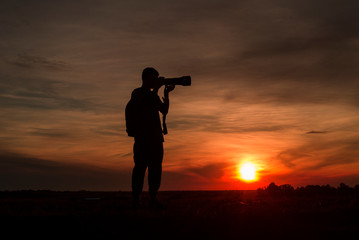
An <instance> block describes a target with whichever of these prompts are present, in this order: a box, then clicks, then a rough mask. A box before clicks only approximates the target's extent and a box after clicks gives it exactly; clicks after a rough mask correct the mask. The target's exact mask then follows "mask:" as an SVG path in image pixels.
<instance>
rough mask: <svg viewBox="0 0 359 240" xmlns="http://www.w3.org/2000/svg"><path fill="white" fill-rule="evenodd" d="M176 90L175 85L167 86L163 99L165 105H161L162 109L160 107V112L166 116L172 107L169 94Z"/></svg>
mask: <svg viewBox="0 0 359 240" xmlns="http://www.w3.org/2000/svg"><path fill="white" fill-rule="evenodd" d="M174 88H175V85H166V86H165V90H164V97H163V98H162V99H163V103H162V104H161V107H160V112H161V113H162V114H164V115H166V114H167V113H168V108H169V106H170V99H169V92H171V91H173V89H174Z"/></svg>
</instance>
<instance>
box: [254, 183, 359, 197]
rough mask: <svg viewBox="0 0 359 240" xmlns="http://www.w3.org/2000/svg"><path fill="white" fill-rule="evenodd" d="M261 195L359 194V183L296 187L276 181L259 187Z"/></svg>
mask: <svg viewBox="0 0 359 240" xmlns="http://www.w3.org/2000/svg"><path fill="white" fill-rule="evenodd" d="M257 193H258V194H259V195H260V196H265V195H269V196H313V195H356V194H358V195H359V185H358V184H357V185H355V187H350V186H348V185H346V184H345V183H340V184H339V186H338V187H336V188H335V187H332V186H330V185H329V184H327V185H307V186H305V187H297V188H294V187H293V186H292V185H290V184H283V185H279V186H278V185H276V184H275V183H274V182H272V183H270V184H269V185H268V186H266V187H263V188H258V189H257Z"/></svg>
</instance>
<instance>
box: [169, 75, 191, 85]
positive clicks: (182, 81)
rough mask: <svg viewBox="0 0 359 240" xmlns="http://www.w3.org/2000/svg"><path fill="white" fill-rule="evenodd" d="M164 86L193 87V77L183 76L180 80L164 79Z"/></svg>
mask: <svg viewBox="0 0 359 240" xmlns="http://www.w3.org/2000/svg"><path fill="white" fill-rule="evenodd" d="M163 85H182V86H191V76H183V77H178V78H163Z"/></svg>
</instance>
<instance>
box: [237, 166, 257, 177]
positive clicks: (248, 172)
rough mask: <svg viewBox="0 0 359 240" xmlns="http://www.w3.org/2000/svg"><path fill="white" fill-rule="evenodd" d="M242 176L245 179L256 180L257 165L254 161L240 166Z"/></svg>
mask: <svg viewBox="0 0 359 240" xmlns="http://www.w3.org/2000/svg"><path fill="white" fill-rule="evenodd" d="M239 174H240V178H241V179H243V180H245V181H254V180H256V167H255V165H254V164H253V163H244V164H243V165H241V166H240V168H239Z"/></svg>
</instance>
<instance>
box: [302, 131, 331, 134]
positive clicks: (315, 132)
mask: <svg viewBox="0 0 359 240" xmlns="http://www.w3.org/2000/svg"><path fill="white" fill-rule="evenodd" d="M326 133H329V132H328V131H309V132H306V134H326Z"/></svg>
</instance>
